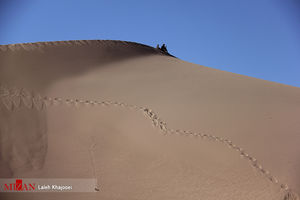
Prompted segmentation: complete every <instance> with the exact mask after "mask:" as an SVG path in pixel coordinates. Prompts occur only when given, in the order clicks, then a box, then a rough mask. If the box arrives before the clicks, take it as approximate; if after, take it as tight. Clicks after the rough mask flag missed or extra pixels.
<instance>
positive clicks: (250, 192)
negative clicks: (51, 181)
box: [0, 40, 300, 200]
mask: <svg viewBox="0 0 300 200" xmlns="http://www.w3.org/2000/svg"><path fill="white" fill-rule="evenodd" d="M175 56H176V55H175ZM216 59H217V58H216ZM0 81H1V90H0V95H1V96H0V98H1V99H0V100H1V102H0V152H1V157H0V175H1V177H2V178H4V177H7V178H9V177H23V178H96V179H97V182H98V187H99V191H98V192H93V193H46V194H45V193H10V194H8V193H1V194H0V196H1V199H30V200H32V199H72V200H75V199H109V200H110V199H112V200H129V199H132V200H133V199H136V200H144V199H147V200H152V199H153V200H157V199H172V200H177V199H178V200H194V199H195V200H196V199H197V200H198V199H205V200H216V199H223V200H240V199H244V200H265V199H274V200H283V199H294V198H293V195H287V194H291V193H289V192H290V190H292V191H293V192H294V195H296V193H300V157H299V153H300V145H299V144H300V88H297V87H292V86H288V85H283V84H279V83H275V82H270V81H265V80H260V79H256V78H251V77H247V76H243V75H239V74H234V73H230V72H225V71H220V70H217V69H213V68H209V67H205V66H201V65H196V64H193V63H189V62H186V61H183V60H180V59H178V58H175V57H172V56H170V55H167V54H165V53H163V52H161V51H160V50H158V49H155V48H152V47H149V46H146V45H141V44H137V43H133V42H123V41H102V40H93V41H61V42H41V43H28V44H15V45H1V46H0Z"/></svg>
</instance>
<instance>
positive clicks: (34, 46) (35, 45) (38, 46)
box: [0, 40, 174, 57]
mask: <svg viewBox="0 0 300 200" xmlns="http://www.w3.org/2000/svg"><path fill="white" fill-rule="evenodd" d="M58 46H60V47H71V46H98V47H105V46H106V47H117V46H118V47H122V46H123V47H131V48H137V49H139V50H145V51H151V52H152V53H155V54H163V55H168V56H172V57H174V56H173V55H171V54H169V53H168V52H164V51H161V50H160V49H157V48H154V47H151V46H148V45H145V44H141V43H137V42H131V41H122V40H65V41H51V42H29V43H17V44H7V45H0V52H1V51H2V52H7V51H11V52H14V51H18V50H25V51H33V50H40V51H43V49H44V48H48V47H58Z"/></svg>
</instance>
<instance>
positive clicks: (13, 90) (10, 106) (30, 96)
mask: <svg viewBox="0 0 300 200" xmlns="http://www.w3.org/2000/svg"><path fill="white" fill-rule="evenodd" d="M0 100H1V103H2V104H3V105H4V106H5V107H6V109H7V110H9V111H13V110H15V109H18V108H19V107H21V106H25V107H27V108H29V109H37V110H39V111H40V110H43V109H46V108H51V106H57V105H68V106H76V107H78V106H108V107H109V106H117V107H123V108H126V109H132V110H134V111H136V112H142V113H143V114H144V116H145V117H147V118H148V119H149V120H150V121H151V122H152V125H153V127H155V128H158V129H159V130H160V131H161V132H163V134H170V135H172V134H177V135H181V136H192V137H194V138H201V139H209V140H210V141H214V142H219V143H222V144H224V145H227V146H228V147H229V148H231V149H233V150H236V151H237V152H238V153H239V154H240V156H241V157H242V158H243V159H245V160H247V161H249V162H250V165H251V166H252V167H254V168H255V169H256V170H257V171H259V172H260V173H261V174H263V176H264V177H265V178H266V179H268V180H269V181H271V182H272V183H273V184H276V185H278V186H279V187H280V189H282V190H283V191H284V192H285V193H286V194H285V196H284V200H298V199H299V196H298V194H296V193H295V192H293V191H292V190H291V189H290V188H289V186H288V185H287V184H284V183H281V182H280V181H278V179H277V178H276V177H275V176H273V175H272V174H271V173H270V172H269V171H268V170H266V169H265V168H264V167H263V166H262V165H261V164H260V163H259V162H258V161H257V159H256V158H254V157H253V156H250V155H249V154H248V153H246V151H245V150H244V149H242V148H241V147H239V146H237V145H236V144H234V143H233V142H232V141H231V140H229V139H226V138H222V137H219V136H215V135H211V134H204V133H197V132H194V131H186V130H181V129H172V128H169V127H168V126H167V123H166V122H165V121H164V120H162V119H161V118H160V117H159V115H158V114H156V112H154V111H153V110H152V109H150V108H148V107H144V106H137V105H131V104H127V103H124V102H118V101H99V100H87V99H80V98H78V99H77V98H76V99H70V98H62V97H47V96H44V97H42V96H41V95H39V94H37V93H36V92H34V91H32V92H29V90H27V89H25V88H17V87H8V86H6V85H1V84H0ZM90 153H91V155H92V154H93V145H92V146H91V147H90ZM92 156H93V155H92ZM91 159H92V162H94V161H93V159H94V158H93V157H92V158H91ZM93 173H95V169H94V172H93ZM96 190H97V191H98V188H96Z"/></svg>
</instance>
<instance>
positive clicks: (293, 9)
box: [0, 0, 300, 87]
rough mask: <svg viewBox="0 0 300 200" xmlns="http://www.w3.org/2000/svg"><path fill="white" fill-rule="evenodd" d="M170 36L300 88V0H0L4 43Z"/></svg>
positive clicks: (220, 61) (243, 70) (183, 53)
mask: <svg viewBox="0 0 300 200" xmlns="http://www.w3.org/2000/svg"><path fill="white" fill-rule="evenodd" d="M75 39H112V40H126V41H134V42H139V43H143V44H147V45H151V46H156V44H158V43H160V44H162V43H166V44H167V47H168V50H169V52H170V53H172V54H173V55H175V56H177V57H179V58H180V59H183V60H186V61H189V62H192V63H197V64H201V65H205V66H208V67H213V68H217V69H221V70H225V71H230V72H234V73H239V74H243V75H247V76H252V77H256V78H261V79H265V80H270V81H275V82H280V83H284V84H288V85H293V86H297V87H300V78H299V77H300V0H251V1H249V0H248V1H246V0H205V1H204V0H195V1H189V0H181V1H176V0H172V1H169V0H150V1H149V0H147V1H146V0H126V1H125V0H119V1H115V0H105V1H104V0H80V1H79V0H50V1H45V0H26V1H24V0H0V44H10V43H22V42H36V41H56V40H75Z"/></svg>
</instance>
